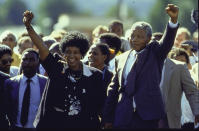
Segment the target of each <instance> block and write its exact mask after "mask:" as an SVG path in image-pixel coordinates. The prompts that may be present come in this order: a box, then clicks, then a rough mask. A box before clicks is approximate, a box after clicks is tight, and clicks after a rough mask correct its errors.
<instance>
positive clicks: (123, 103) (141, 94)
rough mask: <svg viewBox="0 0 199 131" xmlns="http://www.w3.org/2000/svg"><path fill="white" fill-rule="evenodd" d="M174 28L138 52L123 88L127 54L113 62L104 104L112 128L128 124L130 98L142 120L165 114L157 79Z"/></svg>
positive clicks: (159, 75)
mask: <svg viewBox="0 0 199 131" xmlns="http://www.w3.org/2000/svg"><path fill="white" fill-rule="evenodd" d="M176 32H177V28H170V27H169V26H167V28H166V31H165V33H164V35H163V37H162V39H161V41H160V43H158V42H157V41H152V42H151V43H149V44H148V45H147V46H146V47H145V48H144V49H143V50H141V51H140V52H139V53H138V56H137V59H136V62H135V65H136V66H134V67H133V68H132V70H131V71H130V72H129V74H128V76H127V84H126V86H124V85H123V81H124V80H123V69H124V67H125V63H126V61H127V58H128V56H129V54H130V51H127V52H125V53H124V54H121V55H120V56H118V58H117V59H116V63H115V67H116V68H115V70H116V73H115V74H114V76H113V79H112V82H111V84H110V85H109V89H108V97H107V101H106V102H105V111H104V117H105V122H113V123H114V126H115V127H121V126H125V125H127V124H128V123H129V122H130V121H131V117H132V113H133V104H132V102H133V96H134V100H135V104H136V110H137V113H138V114H139V116H140V117H141V119H143V120H158V119H160V118H161V117H162V116H163V115H164V107H163V101H162V97H161V93H160V88H159V84H160V80H161V72H162V68H163V63H164V60H165V58H166V56H167V54H168V53H169V51H170V50H171V48H172V46H173V43H174V39H175V36H176Z"/></svg>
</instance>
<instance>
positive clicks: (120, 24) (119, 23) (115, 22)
mask: <svg viewBox="0 0 199 131" xmlns="http://www.w3.org/2000/svg"><path fill="white" fill-rule="evenodd" d="M114 25H119V26H121V27H122V29H123V23H122V22H121V21H120V20H112V21H111V22H110V23H109V26H108V28H109V30H110V28H112V26H114Z"/></svg>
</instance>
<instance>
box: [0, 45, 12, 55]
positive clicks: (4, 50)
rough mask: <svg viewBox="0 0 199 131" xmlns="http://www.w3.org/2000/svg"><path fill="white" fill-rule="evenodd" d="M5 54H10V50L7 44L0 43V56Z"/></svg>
mask: <svg viewBox="0 0 199 131" xmlns="http://www.w3.org/2000/svg"><path fill="white" fill-rule="evenodd" d="M5 54H10V55H11V56H12V50H11V49H10V47H9V46H7V45H1V44H0V58H1V57H2V56H3V55H5Z"/></svg>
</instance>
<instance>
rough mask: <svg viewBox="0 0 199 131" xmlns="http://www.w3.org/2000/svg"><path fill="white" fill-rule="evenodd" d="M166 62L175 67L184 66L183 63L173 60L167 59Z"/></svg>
mask: <svg viewBox="0 0 199 131" xmlns="http://www.w3.org/2000/svg"><path fill="white" fill-rule="evenodd" d="M167 60H168V61H170V62H172V63H173V64H175V65H176V66H185V65H186V63H185V62H181V61H178V60H174V59H167Z"/></svg>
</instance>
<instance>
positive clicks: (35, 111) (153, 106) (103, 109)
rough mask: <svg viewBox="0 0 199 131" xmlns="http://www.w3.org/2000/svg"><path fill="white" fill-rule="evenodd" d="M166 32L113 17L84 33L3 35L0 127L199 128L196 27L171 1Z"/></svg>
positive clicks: (26, 14)
mask: <svg viewBox="0 0 199 131" xmlns="http://www.w3.org/2000/svg"><path fill="white" fill-rule="evenodd" d="M165 12H166V13H167V14H168V16H169V17H170V19H169V22H168V24H167V25H166V29H165V31H164V32H155V33H152V27H151V25H150V24H149V23H146V22H144V21H139V22H135V23H133V25H132V27H131V28H130V29H128V31H127V33H124V28H123V23H122V22H121V21H119V20H113V21H111V22H110V23H109V25H108V27H107V26H104V25H99V26H97V27H96V28H95V29H94V30H93V33H92V39H91V40H90V41H89V40H88V38H87V36H86V35H85V34H84V33H81V32H79V31H66V30H55V31H52V33H51V34H50V35H49V36H44V35H42V34H38V33H36V32H35V30H34V28H33V27H32V25H31V21H32V19H33V18H34V14H33V13H32V12H31V11H25V12H24V14H23V16H24V17H23V23H24V25H25V27H26V30H27V32H22V33H21V35H20V36H18V37H16V36H15V34H14V33H12V31H4V32H3V33H1V34H0V128H7V129H30V130H37V129H43V128H97V129H143V128H145V129H148V128H155V129H158V128H167V129H168V128H186V129H187V128H188V129H194V128H197V126H198V125H199V83H198V53H199V50H198V30H197V31H196V32H194V33H193V35H192V34H191V33H190V31H189V30H188V29H187V28H186V27H183V25H180V23H179V22H178V14H179V12H180V11H179V8H178V7H177V6H176V5H174V4H168V5H167V7H166V8H165ZM179 26H181V27H179Z"/></svg>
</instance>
